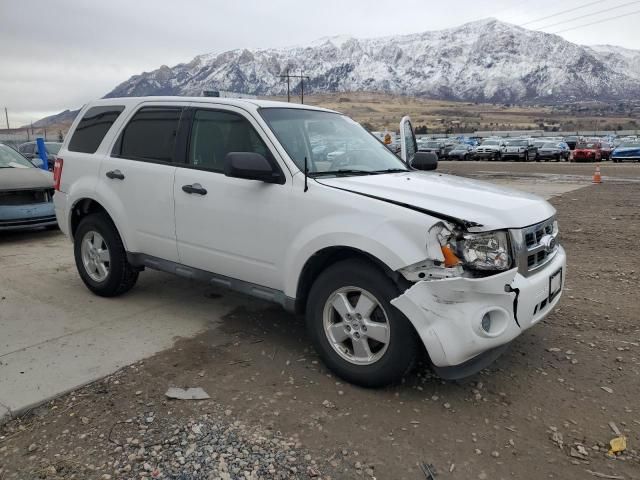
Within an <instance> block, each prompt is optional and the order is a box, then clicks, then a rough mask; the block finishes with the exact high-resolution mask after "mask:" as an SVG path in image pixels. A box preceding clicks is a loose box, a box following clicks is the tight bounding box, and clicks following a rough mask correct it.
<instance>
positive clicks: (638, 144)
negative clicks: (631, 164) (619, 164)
mask: <svg viewBox="0 0 640 480" xmlns="http://www.w3.org/2000/svg"><path fill="white" fill-rule="evenodd" d="M620 148H640V142H625V143H622V144H621V145H620Z"/></svg>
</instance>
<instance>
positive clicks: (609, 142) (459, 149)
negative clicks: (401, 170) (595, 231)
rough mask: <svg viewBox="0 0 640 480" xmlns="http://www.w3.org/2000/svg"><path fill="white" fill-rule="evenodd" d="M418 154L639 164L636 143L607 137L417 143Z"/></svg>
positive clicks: (639, 145)
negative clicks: (634, 162)
mask: <svg viewBox="0 0 640 480" xmlns="http://www.w3.org/2000/svg"><path fill="white" fill-rule="evenodd" d="M418 151H421V152H430V153H434V154H436V155H437V157H438V159H440V160H444V159H449V160H515V161H520V162H527V161H534V160H535V161H536V162H546V161H556V162H560V161H576V162H600V161H605V160H613V161H614V162H621V161H627V160H630V161H633V160H640V140H639V139H637V138H636V137H625V138H624V139H616V138H612V137H611V136H606V137H578V136H570V137H564V138H563V137H544V138H531V137H519V138H504V137H488V138H485V139H483V140H482V141H481V142H480V143H479V144H478V142H477V140H476V139H475V138H457V139H421V141H419V142H418Z"/></svg>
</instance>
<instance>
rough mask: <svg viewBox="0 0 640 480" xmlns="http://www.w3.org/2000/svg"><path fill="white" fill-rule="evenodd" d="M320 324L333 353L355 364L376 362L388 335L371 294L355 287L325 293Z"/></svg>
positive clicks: (380, 309) (383, 316) (384, 319)
mask: <svg viewBox="0 0 640 480" xmlns="http://www.w3.org/2000/svg"><path fill="white" fill-rule="evenodd" d="M323 327H324V333H325V335H326V337H327V340H328V341H329V344H330V345H331V347H332V348H333V349H334V350H335V352H336V353H337V354H338V355H340V357H342V358H343V359H345V360H347V361H348V362H350V363H352V364H355V365H371V364H373V363H376V362H377V361H378V360H380V358H382V356H383V355H384V354H385V352H386V351H387V347H388V346H389V341H390V338H391V329H390V324H389V317H388V316H387V313H386V312H385V311H384V308H383V307H382V305H381V304H380V302H379V301H378V300H377V299H376V297H375V296H374V295H373V294H371V293H370V292H368V291H366V290H364V289H362V288H359V287H351V286H350V287H343V288H340V289H338V290H336V291H335V292H333V293H332V294H331V295H329V297H328V299H327V301H326V303H325V307H324V311H323Z"/></svg>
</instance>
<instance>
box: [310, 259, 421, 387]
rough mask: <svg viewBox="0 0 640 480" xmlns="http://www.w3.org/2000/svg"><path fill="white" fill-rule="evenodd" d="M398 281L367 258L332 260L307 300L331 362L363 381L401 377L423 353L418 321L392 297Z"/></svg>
mask: <svg viewBox="0 0 640 480" xmlns="http://www.w3.org/2000/svg"><path fill="white" fill-rule="evenodd" d="M399 294H400V291H399V290H398V287H397V286H396V284H395V283H394V282H393V281H392V280H391V279H390V278H389V277H388V276H387V275H385V274H384V273H383V272H381V271H380V270H379V269H378V268H376V267H375V266H373V265H371V264H369V263H367V262H365V261H362V260H345V261H342V262H339V263H336V264H335V265H332V266H331V267H329V268H328V269H327V270H325V271H324V272H322V273H321V274H320V276H319V277H318V278H317V279H316V281H315V282H314V284H313V286H312V287H311V291H310V293H309V298H308V301H307V315H306V322H307V328H308V330H309V334H310V336H311V339H312V340H313V342H314V344H315V347H316V349H317V351H318V353H319V354H320V356H321V357H322V359H323V360H324V362H325V363H326V365H327V366H328V367H329V368H330V369H331V370H332V371H333V372H334V373H335V374H336V375H338V376H339V377H341V378H343V379H345V380H347V381H349V382H351V383H354V384H357V385H361V386H363V387H382V386H384V385H388V384H390V383H394V382H397V381H399V380H400V379H401V378H402V377H403V376H404V375H405V374H406V373H407V372H409V370H410V369H411V367H412V366H413V364H414V362H415V359H416V357H417V354H418V342H417V336H416V334H415V331H414V329H413V325H411V323H410V322H409V320H408V319H407V318H406V317H405V316H404V315H403V314H402V313H401V312H400V311H399V310H398V309H396V308H395V307H394V306H392V305H391V303H390V302H391V300H392V299H394V298H395V297H397V296H398V295H399Z"/></svg>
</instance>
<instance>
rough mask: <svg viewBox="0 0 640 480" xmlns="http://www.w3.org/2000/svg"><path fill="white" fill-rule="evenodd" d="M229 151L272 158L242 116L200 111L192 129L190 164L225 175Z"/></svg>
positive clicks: (214, 111) (196, 113) (195, 116)
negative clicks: (225, 164) (251, 153)
mask: <svg viewBox="0 0 640 480" xmlns="http://www.w3.org/2000/svg"><path fill="white" fill-rule="evenodd" d="M229 152H253V153H259V154H261V155H262V156H264V157H265V158H267V159H269V158H270V157H271V152H270V151H269V149H268V148H267V146H266V145H265V144H264V142H263V141H262V139H261V138H260V137H259V135H258V133H257V132H256V131H255V129H254V128H253V126H252V125H251V123H249V121H248V120H247V119H246V118H244V117H243V116H242V115H238V114H237V113H232V112H223V111H217V110H197V111H196V112H195V115H194V117H193V125H192V127H191V140H190V142H189V164H190V165H192V166H194V167H198V168H202V169H206V170H212V171H214V172H223V171H224V160H225V157H226V155H227V153H229Z"/></svg>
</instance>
